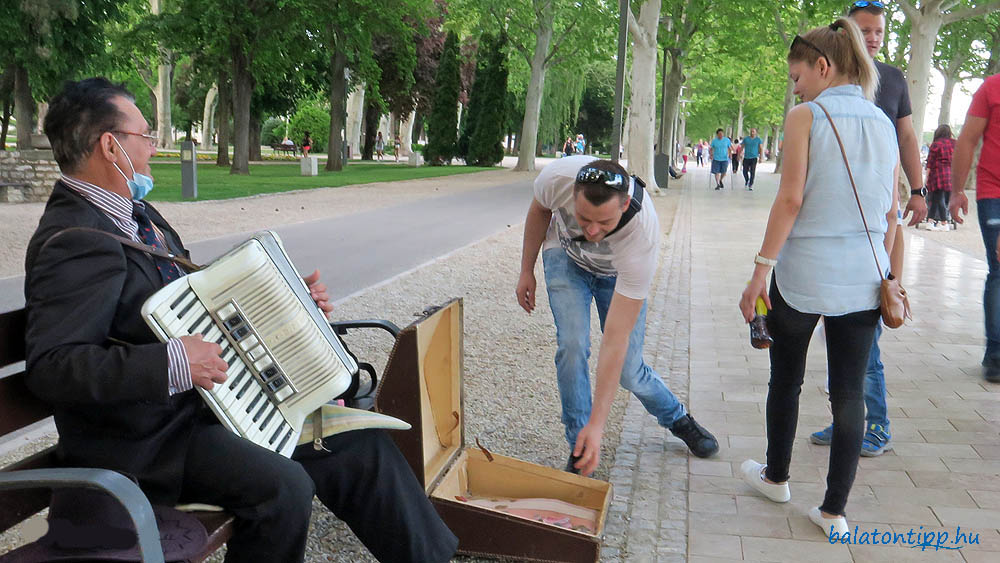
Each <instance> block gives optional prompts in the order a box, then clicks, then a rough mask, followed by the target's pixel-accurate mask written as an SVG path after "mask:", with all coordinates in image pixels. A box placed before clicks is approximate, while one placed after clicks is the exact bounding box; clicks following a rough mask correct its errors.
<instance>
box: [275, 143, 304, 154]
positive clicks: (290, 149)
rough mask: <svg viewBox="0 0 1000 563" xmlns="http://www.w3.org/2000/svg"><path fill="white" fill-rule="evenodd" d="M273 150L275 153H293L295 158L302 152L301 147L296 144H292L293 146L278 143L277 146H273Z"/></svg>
mask: <svg viewBox="0 0 1000 563" xmlns="http://www.w3.org/2000/svg"><path fill="white" fill-rule="evenodd" d="M271 148H272V149H273V150H274V152H284V153H292V156H295V154H296V153H298V152H299V150H300V149H299V146H298V145H296V144H294V143H292V144H291V145H285V144H282V143H278V144H276V145H271Z"/></svg>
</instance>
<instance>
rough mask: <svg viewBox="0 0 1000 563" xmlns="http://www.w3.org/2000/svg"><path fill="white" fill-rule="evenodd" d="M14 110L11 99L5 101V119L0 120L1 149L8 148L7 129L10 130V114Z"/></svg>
mask: <svg viewBox="0 0 1000 563" xmlns="http://www.w3.org/2000/svg"><path fill="white" fill-rule="evenodd" d="M13 111H14V106H13V104H12V103H11V101H10V99H4V101H3V119H2V120H0V151H5V150H7V131H8V130H10V116H11V114H12V113H13Z"/></svg>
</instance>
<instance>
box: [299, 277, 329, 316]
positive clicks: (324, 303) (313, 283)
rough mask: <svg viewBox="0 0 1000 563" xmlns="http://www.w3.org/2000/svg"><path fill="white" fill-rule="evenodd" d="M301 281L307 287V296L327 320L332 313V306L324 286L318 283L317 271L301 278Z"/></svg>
mask: <svg viewBox="0 0 1000 563" xmlns="http://www.w3.org/2000/svg"><path fill="white" fill-rule="evenodd" d="M302 281H304V282H306V285H307V286H309V295H310V296H311V297H312V298H313V301H315V302H316V306H317V307H319V308H320V310H322V311H323V314H324V315H326V318H328V319H329V318H330V313H332V312H333V305H332V304H330V295H329V294H328V293H327V292H326V284H325V283H323V282H321V281H319V270H313V273H311V274H309V275H308V276H306V277H304V278H302Z"/></svg>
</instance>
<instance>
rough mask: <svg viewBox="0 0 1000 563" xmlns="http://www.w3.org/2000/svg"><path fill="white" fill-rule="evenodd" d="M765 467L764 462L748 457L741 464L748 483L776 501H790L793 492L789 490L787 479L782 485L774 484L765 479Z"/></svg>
mask: <svg viewBox="0 0 1000 563" xmlns="http://www.w3.org/2000/svg"><path fill="white" fill-rule="evenodd" d="M765 467H767V466H766V465H764V464H763V463H757V462H756V461H754V460H752V459H748V460H746V461H744V462H743V464H742V465H740V473H742V474H743V480H744V481H745V482H746V484H747V485H750V486H751V487H753V488H754V490H756V491H757V492H759V493H760V494H762V495H764V496H766V497H767V498H769V499H771V500H773V501H774V502H788V501H789V500H791V498H792V493H791V491H789V490H788V482H787V481H786V482H785V483H782V484H780V485H774V484H771V483H768V482H767V481H765V480H764V468H765Z"/></svg>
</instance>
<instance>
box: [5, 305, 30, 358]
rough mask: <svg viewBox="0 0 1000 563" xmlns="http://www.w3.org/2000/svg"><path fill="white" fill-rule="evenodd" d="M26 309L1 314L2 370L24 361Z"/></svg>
mask: <svg viewBox="0 0 1000 563" xmlns="http://www.w3.org/2000/svg"><path fill="white" fill-rule="evenodd" d="M27 321H28V316H27V315H26V314H25V312H24V309H18V310H16V311H8V312H6V313H2V314H0V368H2V367H6V366H9V365H11V364H16V363H17V362H21V361H24V331H25V327H26V326H27Z"/></svg>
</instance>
